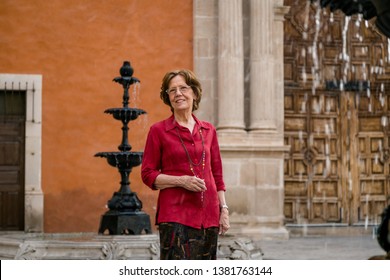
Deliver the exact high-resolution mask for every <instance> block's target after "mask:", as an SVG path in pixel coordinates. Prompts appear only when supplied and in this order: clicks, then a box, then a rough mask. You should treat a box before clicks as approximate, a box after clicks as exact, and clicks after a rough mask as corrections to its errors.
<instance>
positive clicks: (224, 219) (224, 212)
mask: <svg viewBox="0 0 390 280" xmlns="http://www.w3.org/2000/svg"><path fill="white" fill-rule="evenodd" d="M229 228H230V224H229V210H228V209H227V208H222V209H221V214H220V216H219V234H225V233H226V232H227V231H228V229H229Z"/></svg>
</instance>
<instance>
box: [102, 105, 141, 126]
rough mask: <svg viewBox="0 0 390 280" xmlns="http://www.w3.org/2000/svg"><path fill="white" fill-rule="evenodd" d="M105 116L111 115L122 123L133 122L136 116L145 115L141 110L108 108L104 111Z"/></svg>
mask: <svg viewBox="0 0 390 280" xmlns="http://www.w3.org/2000/svg"><path fill="white" fill-rule="evenodd" d="M104 113H106V114H111V115H112V116H113V117H114V118H115V119H116V120H120V121H122V122H124V123H127V122H129V121H132V120H135V119H136V118H138V116H140V115H143V114H146V112H145V111H144V110H142V109H138V108H128V107H124V108H110V109H107V110H105V111H104Z"/></svg>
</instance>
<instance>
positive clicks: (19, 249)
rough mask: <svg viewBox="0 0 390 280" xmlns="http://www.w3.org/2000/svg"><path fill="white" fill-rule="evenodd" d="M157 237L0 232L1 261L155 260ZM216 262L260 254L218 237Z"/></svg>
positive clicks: (247, 242) (247, 244)
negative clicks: (217, 260)
mask: <svg viewBox="0 0 390 280" xmlns="http://www.w3.org/2000/svg"><path fill="white" fill-rule="evenodd" d="M159 255H160V243H159V237H158V235H156V234H144V235H97V234H96V233H70V234H37V233H19V232H13V233H1V235H0V259H2V260H7V259H8V260H9V259H18V260H23V259H24V260H26V259H35V260H124V259H128V260H158V259H159V258H160V256H159ZM217 256H218V259H227V260H251V259H252V260H261V259H262V257H263V253H262V251H261V250H260V249H259V248H258V247H257V246H256V244H255V243H254V242H253V241H252V240H251V239H249V238H246V237H235V236H220V237H219V242H218V255H217Z"/></svg>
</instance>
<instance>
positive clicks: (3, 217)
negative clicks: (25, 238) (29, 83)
mask: <svg viewBox="0 0 390 280" xmlns="http://www.w3.org/2000/svg"><path fill="white" fill-rule="evenodd" d="M25 98H26V94H25V92H23V91H0V230H23V229H24V162H25V160H24V158H25V155H24V150H25V148H24V144H25V140H24V138H25V121H26V120H25V110H26V109H25V106H26V105H25V104H26V101H25Z"/></svg>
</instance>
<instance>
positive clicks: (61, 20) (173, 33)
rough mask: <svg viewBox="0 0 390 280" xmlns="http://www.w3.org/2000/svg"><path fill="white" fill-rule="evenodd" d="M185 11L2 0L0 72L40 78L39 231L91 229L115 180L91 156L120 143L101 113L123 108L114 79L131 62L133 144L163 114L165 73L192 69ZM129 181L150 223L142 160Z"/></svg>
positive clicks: (128, 1) (154, 4) (154, 2)
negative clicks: (135, 90)
mask: <svg viewBox="0 0 390 280" xmlns="http://www.w3.org/2000/svg"><path fill="white" fill-rule="evenodd" d="M192 9H193V3H192V1H191V0H115V1H96V0H83V1H79V0H50V1H48V0H34V1H31V0H2V1H0V73H15V74H41V75H42V76H43V92H42V100H43V101H42V189H43V192H44V205H45V206H44V230H45V232H88V231H93V232H97V230H98V226H99V221H100V216H101V215H102V214H103V213H104V212H105V211H106V208H105V204H106V202H107V200H109V199H110V198H111V196H112V194H113V192H114V191H117V190H118V189H119V181H120V176H119V173H118V171H117V170H116V169H115V168H113V167H110V166H109V165H108V164H107V162H106V161H105V159H103V158H96V157H94V154H95V153H97V152H105V151H117V146H118V145H119V144H120V142H121V133H122V131H121V123H120V122H119V121H116V120H114V119H113V118H112V117H111V116H110V115H106V114H104V113H103V112H104V110H105V109H107V108H112V107H120V106H122V104H121V100H122V93H123V90H122V88H121V86H120V85H118V84H116V83H114V82H112V79H113V78H114V77H116V76H119V72H118V71H119V68H120V66H121V65H122V62H123V61H124V60H130V61H131V64H132V66H133V67H134V69H135V72H134V76H135V77H137V78H139V79H140V80H141V87H140V94H139V96H138V98H137V101H136V104H134V102H133V104H131V107H138V108H142V109H144V110H145V111H147V113H148V115H144V116H140V117H139V118H138V119H137V120H136V121H133V122H131V123H130V125H129V126H130V132H129V142H130V144H131V145H132V146H133V151H140V150H142V149H143V145H144V142H145V139H146V134H147V132H148V128H149V126H150V125H151V124H152V123H153V122H155V121H157V120H159V119H161V118H163V117H166V116H168V115H169V114H170V111H169V108H168V107H167V106H165V105H164V104H163V103H162V102H161V101H160V99H159V87H160V82H161V79H162V76H163V75H164V74H165V72H166V71H168V70H171V69H173V68H181V67H183V68H189V69H192V67H193V60H192V57H193V55H192V50H193V47H192V43H193V42H192V38H193V18H192ZM135 105H136V106H135ZM27 168H28V167H27ZM130 180H131V188H132V190H133V191H135V192H137V194H138V196H139V197H140V199H141V200H142V202H143V204H144V208H143V209H144V211H145V212H147V213H148V214H149V215H150V216H151V219H152V223H154V215H155V204H156V195H157V193H156V192H153V191H151V190H150V189H148V188H147V187H146V186H144V185H143V184H142V182H141V179H140V167H135V168H134V169H133V172H132V174H131V176H130Z"/></svg>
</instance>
